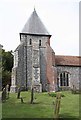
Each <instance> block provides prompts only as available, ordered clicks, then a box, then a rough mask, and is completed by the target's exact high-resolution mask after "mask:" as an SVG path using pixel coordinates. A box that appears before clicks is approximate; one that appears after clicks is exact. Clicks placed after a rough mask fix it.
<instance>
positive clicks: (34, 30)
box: [21, 9, 50, 35]
mask: <svg viewBox="0 0 81 120" xmlns="http://www.w3.org/2000/svg"><path fill="white" fill-rule="evenodd" d="M21 33H27V34H36V35H50V34H49V33H48V31H47V29H46V28H45V26H44V24H43V23H42V21H41V19H40V18H39V16H38V14H37V12H36V10H35V9H34V11H33V13H32V14H31V16H30V18H29V19H28V21H27V23H26V24H25V25H24V28H23V30H22V32H21Z"/></svg>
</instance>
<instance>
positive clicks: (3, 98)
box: [2, 88, 6, 102]
mask: <svg viewBox="0 0 81 120" xmlns="http://www.w3.org/2000/svg"><path fill="white" fill-rule="evenodd" d="M5 101H6V88H3V91H2V102H5Z"/></svg>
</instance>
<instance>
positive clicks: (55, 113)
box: [54, 93, 61, 120]
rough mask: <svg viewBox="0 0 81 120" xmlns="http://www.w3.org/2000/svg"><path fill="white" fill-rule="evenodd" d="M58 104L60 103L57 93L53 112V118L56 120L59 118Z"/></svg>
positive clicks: (59, 95) (59, 96)
mask: <svg viewBox="0 0 81 120" xmlns="http://www.w3.org/2000/svg"><path fill="white" fill-rule="evenodd" d="M60 102H61V94H60V93H57V95H56V102H55V111H54V118H55V119H56V120H57V119H58V118H59V111H60Z"/></svg>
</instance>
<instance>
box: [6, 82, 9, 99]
mask: <svg viewBox="0 0 81 120" xmlns="http://www.w3.org/2000/svg"><path fill="white" fill-rule="evenodd" d="M6 98H7V99H8V98H9V85H8V84H7V85H6Z"/></svg>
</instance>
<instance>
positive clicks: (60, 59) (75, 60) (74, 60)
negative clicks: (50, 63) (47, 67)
mask: <svg viewBox="0 0 81 120" xmlns="http://www.w3.org/2000/svg"><path fill="white" fill-rule="evenodd" d="M55 63H56V65H58V66H63V65H64V66H65V65H67V66H81V56H63V55H62V56H61V55H55Z"/></svg>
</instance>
